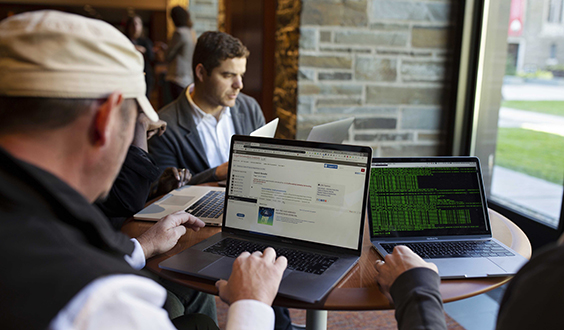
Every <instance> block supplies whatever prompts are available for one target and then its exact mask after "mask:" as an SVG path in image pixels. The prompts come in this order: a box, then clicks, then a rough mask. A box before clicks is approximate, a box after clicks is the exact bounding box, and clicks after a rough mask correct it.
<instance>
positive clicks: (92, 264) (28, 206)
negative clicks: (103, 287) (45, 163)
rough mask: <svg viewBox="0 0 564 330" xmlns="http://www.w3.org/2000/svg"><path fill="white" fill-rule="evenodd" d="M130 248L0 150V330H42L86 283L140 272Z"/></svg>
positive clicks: (82, 204) (57, 186)
mask: <svg viewBox="0 0 564 330" xmlns="http://www.w3.org/2000/svg"><path fill="white" fill-rule="evenodd" d="M133 248H134V245H133V243H132V242H131V241H130V240H129V238H128V237H126V236H125V235H123V234H121V233H119V232H116V231H115V230H114V229H113V228H112V227H111V226H110V224H109V222H108V220H107V218H106V217H105V216H104V215H103V214H102V213H101V212H100V210H99V209H97V208H96V207H94V206H92V205H91V204H90V203H89V202H88V201H87V200H86V199H85V198H84V197H83V196H82V195H80V194H79V193H78V192H77V191H75V190H74V189H73V188H71V187H70V186H68V185H67V184H65V183H64V182H62V181H61V180H59V179H58V178H56V177H55V176H53V175H52V174H50V173H48V172H46V171H43V170H41V169H39V168H37V167H35V166H33V165H30V164H28V163H25V162H22V161H20V160H17V159H15V158H13V157H12V156H11V155H9V154H8V153H7V152H6V151H5V150H3V149H1V148H0V328H2V329H45V328H46V327H47V326H48V325H49V322H50V321H51V320H52V319H53V318H54V317H55V316H56V315H57V313H58V312H59V311H60V310H61V309H62V308H63V307H64V306H65V305H66V304H67V303H68V302H69V301H70V300H71V299H72V298H73V297H74V296H75V295H76V294H77V293H78V292H79V291H80V290H82V289H83V288H84V287H85V286H86V285H88V284H89V283H90V282H92V281H93V280H95V279H97V278H100V277H103V276H106V275H111V274H127V273H130V274H140V273H137V272H136V271H135V270H134V269H133V268H131V267H130V266H129V264H127V263H126V262H125V260H124V255H125V254H131V252H132V251H133Z"/></svg>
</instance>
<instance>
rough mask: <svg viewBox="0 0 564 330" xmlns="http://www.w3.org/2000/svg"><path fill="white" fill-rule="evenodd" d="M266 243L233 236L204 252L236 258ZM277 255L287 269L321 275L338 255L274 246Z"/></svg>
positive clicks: (258, 249)
mask: <svg viewBox="0 0 564 330" xmlns="http://www.w3.org/2000/svg"><path fill="white" fill-rule="evenodd" d="M267 247H269V246H268V245H264V244H260V243H254V242H250V241H243V240H239V239H234V238H225V239H223V240H221V241H219V242H217V243H215V244H214V245H212V246H210V247H208V248H206V249H205V250H204V252H210V253H214V254H219V255H222V256H226V257H232V258H237V257H238V256H239V255H240V254H241V253H243V252H245V251H248V252H254V251H261V252H262V251H264V249H266V248H267ZM271 247H272V246H271ZM272 248H273V249H274V250H275V251H276V255H277V256H284V257H286V259H288V269H291V270H296V271H300V272H306V273H311V274H317V275H321V274H323V272H325V270H327V268H329V267H330V266H331V265H332V264H333V263H335V261H337V260H338V259H339V258H338V257H332V256H325V255H321V254H316V253H309V252H303V251H299V250H294V249H287V248H276V247H272Z"/></svg>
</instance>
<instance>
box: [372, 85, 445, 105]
mask: <svg viewBox="0 0 564 330" xmlns="http://www.w3.org/2000/svg"><path fill="white" fill-rule="evenodd" d="M442 97H443V90H442V88H440V87H391V86H367V87H366V103H367V104H381V105H384V104H388V105H391V104H398V105H399V104H409V105H440V104H441V102H442Z"/></svg>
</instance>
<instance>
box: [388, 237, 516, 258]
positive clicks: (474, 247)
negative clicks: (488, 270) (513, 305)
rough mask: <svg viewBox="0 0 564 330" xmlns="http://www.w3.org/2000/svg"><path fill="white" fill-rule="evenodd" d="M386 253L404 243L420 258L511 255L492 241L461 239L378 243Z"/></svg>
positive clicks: (511, 254)
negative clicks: (453, 240)
mask: <svg viewBox="0 0 564 330" xmlns="http://www.w3.org/2000/svg"><path fill="white" fill-rule="evenodd" d="M380 245H381V246H382V247H383V248H384V249H385V250H386V252H388V253H392V251H393V250H394V246H396V245H405V246H407V247H408V248H410V249H411V250H413V252H415V253H416V254H418V255H419V256H420V257H421V258H424V259H429V258H462V257H464V258H468V257H471V258H478V257H505V256H513V255H514V254H513V253H511V252H510V251H509V250H507V249H506V248H504V247H503V246H501V245H499V244H497V243H496V242H494V241H461V242H429V243H380Z"/></svg>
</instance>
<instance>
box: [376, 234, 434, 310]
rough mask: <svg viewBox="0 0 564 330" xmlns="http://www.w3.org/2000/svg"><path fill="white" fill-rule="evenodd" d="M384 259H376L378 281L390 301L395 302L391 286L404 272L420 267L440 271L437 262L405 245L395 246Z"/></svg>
mask: <svg viewBox="0 0 564 330" xmlns="http://www.w3.org/2000/svg"><path fill="white" fill-rule="evenodd" d="M384 259H385V261H382V260H378V261H376V265H375V268H376V281H377V282H378V285H379V286H380V291H382V293H383V294H384V296H386V298H388V300H389V301H390V303H393V299H392V296H391V295H390V288H391V287H392V284H394V282H395V280H396V279H397V278H398V277H399V276H400V275H401V274H403V273H404V272H406V271H408V270H410V269H412V268H418V267H424V268H429V269H431V270H434V271H435V272H437V273H438V272H439V270H438V268H437V266H436V265H435V264H433V263H430V262H426V261H425V260H423V259H421V257H420V256H418V255H417V254H415V253H414V252H413V251H411V249H410V248H408V247H407V246H404V245H398V246H396V247H394V251H393V252H392V253H391V254H388V255H387V256H386V257H385V258H384Z"/></svg>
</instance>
